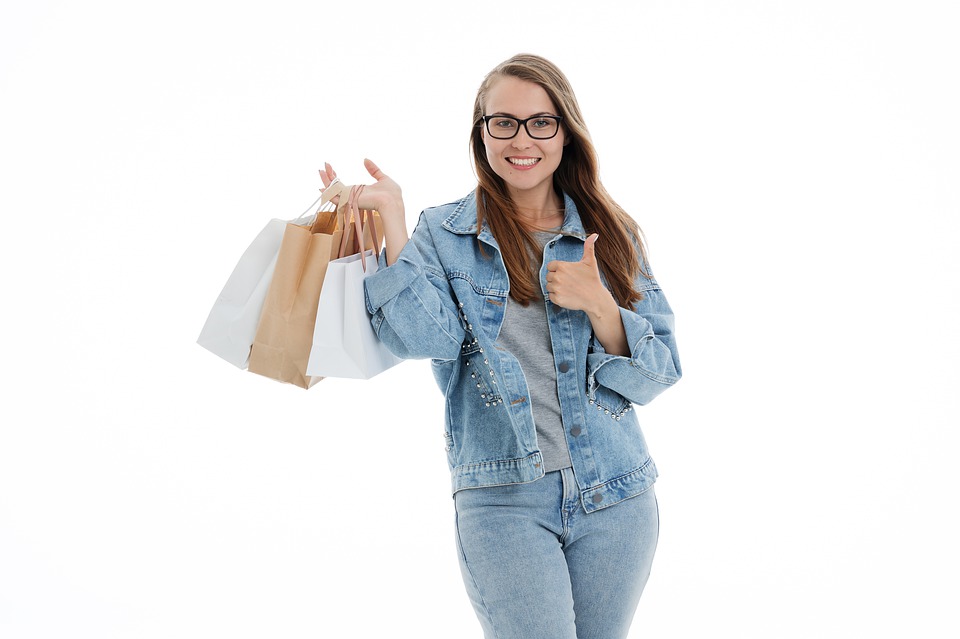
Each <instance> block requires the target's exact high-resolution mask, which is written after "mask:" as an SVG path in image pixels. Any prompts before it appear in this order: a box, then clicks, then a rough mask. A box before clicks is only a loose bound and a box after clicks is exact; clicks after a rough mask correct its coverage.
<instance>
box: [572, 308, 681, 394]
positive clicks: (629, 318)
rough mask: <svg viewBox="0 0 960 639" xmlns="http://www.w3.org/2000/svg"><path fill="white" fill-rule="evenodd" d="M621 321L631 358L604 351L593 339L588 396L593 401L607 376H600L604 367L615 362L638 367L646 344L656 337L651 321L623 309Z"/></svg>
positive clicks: (597, 341)
mask: <svg viewBox="0 0 960 639" xmlns="http://www.w3.org/2000/svg"><path fill="white" fill-rule="evenodd" d="M620 321H622V322H623V328H624V331H625V332H626V336H627V344H628V345H629V346H630V356H629V357H626V356H623V355H612V354H610V353H607V352H606V351H605V350H603V345H602V344H601V343H600V340H598V339H597V338H596V337H593V339H592V342H591V345H592V347H593V348H592V350H593V352H592V353H590V354H589V355H588V356H587V395H588V397H590V398H591V399H592V398H593V394H594V393H595V392H596V390H597V386H599V385H600V383H601V381H602V378H603V377H605V376H606V371H604V372H603V374H600V370H601V369H602V368H603V367H604V366H606V365H607V364H611V363H613V362H620V364H621V366H624V365H625V366H637V365H638V364H639V358H640V352H641V351H642V350H643V345H644V343H645V342H647V341H648V340H651V339H654V338H655V337H656V336H655V335H654V332H653V325H652V324H651V323H650V322H649V321H647V320H646V319H645V318H643V317H642V316H640V315H638V314H636V313H634V312H632V311H628V310H627V309H625V308H623V307H621V308H620ZM621 366H616V365H615V366H613V368H614V369H619V368H621ZM625 371H629V369H625ZM611 372H613V371H611ZM598 374H599V375H600V378H601V380H599V381H598V380H597V375H598ZM664 381H665V380H664ZM605 385H606V384H605Z"/></svg>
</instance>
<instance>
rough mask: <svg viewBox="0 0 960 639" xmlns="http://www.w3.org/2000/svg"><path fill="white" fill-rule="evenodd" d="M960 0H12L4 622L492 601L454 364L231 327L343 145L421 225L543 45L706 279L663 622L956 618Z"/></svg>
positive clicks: (14, 626)
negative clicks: (454, 469)
mask: <svg viewBox="0 0 960 639" xmlns="http://www.w3.org/2000/svg"><path fill="white" fill-rule="evenodd" d="M955 6H956V5H955V3H952V2H949V1H942V2H932V1H922V0H918V1H915V2H910V3H907V2H883V1H880V2H877V1H873V2H866V1H859V2H858V1H853V0H840V1H836V0H835V1H831V2H826V1H813V0H807V1H805V2H785V1H771V2H749V1H746V0H736V1H729V2H709V1H701V2H694V1H688V0H676V1H673V2H630V3H627V2H622V3H619V2H604V3H599V2H598V3H593V6H592V7H590V6H589V3H584V2H566V1H557V0H552V1H551V2H547V3H541V4H540V5H537V4H535V3H519V4H517V3H506V4H497V3H492V2H485V3H478V4H472V3H471V4H470V5H466V6H465V7H464V8H460V5H458V4H456V3H453V2H412V3H402V2H378V1H373V0H371V1H368V2H358V3H340V4H334V3H329V2H322V1H321V2H278V3H272V4H270V5H267V4H263V5H259V4H256V3H247V2H242V1H240V2H215V1H206V0H191V1H189V2H186V1H182V0H172V1H167V2H163V3H145V2H120V1H114V2H110V1H106V0H91V1H88V2H84V3H73V2H53V1H35V2H31V3H27V2H16V3H15V2H13V0H9V1H6V0H5V1H4V2H3V4H2V10H0V148H2V151H0V184H2V186H0V207H2V212H3V217H4V228H3V233H2V235H0V242H2V245H0V266H2V269H3V270H2V272H3V282H4V284H5V290H4V293H5V295H4V298H5V301H4V303H3V308H4V311H3V313H2V320H0V322H2V334H3V337H4V340H3V343H4V346H5V348H4V353H3V363H4V366H3V367H2V371H0V382H2V386H0V388H2V394H3V395H2V396H3V400H2V407H3V408H2V411H3V413H2V425H0V637H3V638H5V639H7V638H9V639H33V638H44V639H46V638H51V639H52V638H63V637H69V638H71V639H73V638H88V637H89V638H95V639H107V638H114V637H115V638H123V639H126V638H138V639H139V638H168V637H179V638H184V639H191V638H195V637H196V638H200V637H203V638H210V637H230V638H231V639H241V638H247V637H251V638H252V637H258V638H259V637H284V638H286V639H295V638H300V637H304V638H305V637H385V636H401V637H449V636H457V637H465V638H479V637H480V636H481V633H480V630H479V625H478V624H477V623H476V620H475V618H474V615H473V611H472V609H471V608H470V607H469V604H468V602H467V598H466V596H465V594H464V593H463V587H462V584H461V581H460V576H459V572H458V569H457V566H456V559H455V552H454V542H453V531H452V503H451V500H450V499H449V495H448V475H447V469H446V464H445V459H444V454H443V438H442V432H443V429H442V406H441V395H440V393H439V392H438V391H437V389H436V387H435V385H434V383H433V380H432V376H431V375H430V370H429V365H428V364H427V363H426V362H422V361H416V362H406V363H404V364H403V365H401V366H400V367H398V368H396V369H393V370H392V371H389V372H388V373H386V374H384V375H382V376H380V377H378V378H376V379H374V380H372V381H370V382H355V381H340V380H326V381H324V382H322V383H321V384H320V385H318V386H316V387H314V388H313V389H311V390H310V391H303V390H300V389H298V388H294V387H292V386H285V385H281V384H278V383H276V382H272V381H270V380H267V379H264V378H260V377H257V376H255V375H252V374H249V373H245V372H241V371H238V370H236V369H234V368H232V367H230V366H229V365H228V364H225V363H224V362H222V361H220V360H219V359H217V358H216V357H214V356H213V355H211V354H209V353H208V352H206V351H205V350H203V349H201V348H200V347H199V346H197V345H196V344H195V343H194V340H195V339H196V336H197V334H198V333H199V330H200V327H201V326H202V324H203V321H204V320H205V318H206V314H207V312H208V310H209V307H210V304H211V303H212V302H213V300H214V298H215V297H216V295H217V293H218V292H219V290H220V287H221V286H222V284H223V282H224V281H225V279H226V277H227V276H228V275H229V273H230V271H231V270H232V268H233V266H234V263H235V262H236V259H237V258H238V257H239V255H240V253H241V252H242V251H243V249H244V248H245V247H246V245H247V243H248V242H249V241H250V240H251V239H252V238H253V236H254V235H255V234H256V233H257V232H258V231H259V230H260V228H261V227H262V226H263V225H264V223H265V222H266V221H267V220H268V219H269V218H271V217H274V216H278V217H294V216H296V215H298V214H299V213H300V212H301V211H302V210H303V209H304V208H305V207H306V206H307V205H308V204H309V203H310V202H311V201H312V200H313V199H314V197H315V194H316V192H317V189H318V188H319V186H320V181H319V178H318V176H317V173H316V171H317V169H318V168H320V166H322V163H323V162H324V161H330V162H332V163H334V165H335V167H336V168H337V169H338V170H339V172H340V174H341V175H342V176H343V177H344V179H345V181H347V182H359V181H363V180H365V179H366V176H365V174H364V172H363V168H362V165H361V159H362V158H363V157H364V156H369V157H371V158H373V159H374V160H376V161H377V162H378V163H379V164H380V165H381V167H382V168H383V169H384V170H385V171H386V172H387V173H388V174H390V175H391V176H393V177H394V178H395V179H396V180H397V181H398V182H399V183H400V184H401V185H402V186H403V187H404V193H405V196H406V202H407V209H408V226H409V227H410V228H411V229H412V228H413V225H414V224H415V222H416V219H417V213H418V211H419V210H420V209H422V208H424V207H426V206H430V205H434V204H439V203H443V202H448V201H450V200H453V199H455V198H457V197H459V196H461V195H463V194H465V193H466V192H467V191H468V190H469V189H470V188H472V186H473V184H474V178H473V175H472V172H471V168H470V164H469V158H468V152H467V137H468V133H469V130H468V126H469V118H470V108H471V105H472V101H473V97H474V94H475V91H476V88H477V86H478V85H479V83H480V81H481V79H482V77H483V75H484V73H486V72H487V71H488V70H489V69H490V68H491V67H493V66H494V65H495V64H496V63H498V62H500V61H501V60H503V59H505V58H506V57H508V56H510V55H512V54H514V53H517V52H521V51H530V52H535V53H539V54H542V55H545V56H547V57H548V58H551V59H552V60H554V61H555V62H556V63H558V64H559V65H560V67H561V68H563V69H564V70H565V72H566V73H567V75H568V76H569V78H570V79H571V81H572V82H573V84H574V87H575V89H576V90H577V93H578V96H579V98H580V101H581V105H582V107H583V110H584V112H585V115H586V117H587V121H588V124H589V125H590V127H591V131H592V133H593V136H594V139H595V142H596V145H597V147H598V149H599V152H600V158H601V170H602V175H603V179H604V182H605V184H606V185H607V187H608V189H609V190H610V191H611V192H612V193H613V194H614V197H615V198H617V199H618V200H619V201H620V203H621V204H623V205H624V206H625V207H626V208H627V209H628V210H629V211H631V213H632V214H633V215H635V217H636V218H637V219H638V220H639V222H640V223H641V225H642V226H643V228H644V230H645V231H646V233H647V235H648V239H649V244H650V249H651V257H652V260H653V264H654V267H655V269H656V272H657V275H658V279H659V281H660V283H661V284H662V285H663V286H664V288H665V290H666V292H667V294H668V296H669V298H670V300H671V303H672V304H673V306H674V310H675V311H676V314H677V318H678V336H679V343H680V347H681V356H682V359H683V365H684V371H685V378H684V379H683V380H682V381H681V382H680V384H679V385H678V386H677V387H676V388H675V389H672V390H671V391H669V392H668V393H666V394H665V395H664V396H663V397H661V398H659V399H658V400H657V401H656V402H654V403H653V404H652V405H650V406H649V407H645V408H643V409H641V410H640V416H641V420H642V423H643V424H644V429H645V432H646V434H647V437H648V440H649V443H650V445H651V447H652V449H653V452H654V455H655V457H656V460H657V464H658V466H659V468H660V470H661V480H660V482H659V483H658V484H657V491H658V496H659V499H660V506H661V514H662V520H663V521H662V531H661V543H660V549H659V553H658V557H657V560H656V562H655V564H654V573H653V575H652V577H651V579H650V582H649V584H648V588H647V592H646V593H645V595H644V598H643V601H642V602H641V605H640V609H639V611H638V615H637V621H636V623H635V624H634V629H633V632H632V634H631V637H636V638H639V637H694V636H708V635H709V636H719V637H738V638H746V637H750V638H752V637H757V638H761V637H762V638H769V637H777V638H791V637H817V638H820V637H857V636H871V637H894V636H914V637H955V636H957V634H958V633H960V626H958V622H957V618H956V615H955V613H953V612H951V609H952V608H953V607H955V605H956V601H957V599H958V595H960V592H958V587H957V580H956V574H957V571H958V570H960V557H958V551H957V544H956V539H957V538H958V537H960V526H958V524H957V489H958V488H960V482H958V480H957V476H956V470H955V468H956V467H955V462H954V460H955V457H956V454H955V450H956V448H957V446H958V444H960V437H958V435H957V426H958V424H960V419H958V418H960V411H958V401H957V395H958V393H957V388H958V382H960V375H958V365H957V360H958V357H960V348H958V342H960V340H958V338H957V325H958V322H960V308H958V301H960V298H958V284H957V279H958V275H960V268H958V266H960V260H958V256H957V254H958V251H957V249H956V241H957V237H958V223H957V217H958V213H960V188H958V177H960V152H958V149H960V126H958V122H960V119H958V118H957V115H956V114H957V113H960V88H958V87H960V83H958V81H957V80H958V77H960V74H958V60H960V44H958V42H960V41H958V39H957V37H956V34H957V32H958V29H960V19H958V15H960V11H958V9H956V8H955ZM423 122H430V123H431V127H430V132H429V133H428V134H423V133H414V132H413V130H412V129H410V130H408V129H407V128H406V125H407V124H408V123H416V125H417V129H418V130H419V129H420V128H422V123H423Z"/></svg>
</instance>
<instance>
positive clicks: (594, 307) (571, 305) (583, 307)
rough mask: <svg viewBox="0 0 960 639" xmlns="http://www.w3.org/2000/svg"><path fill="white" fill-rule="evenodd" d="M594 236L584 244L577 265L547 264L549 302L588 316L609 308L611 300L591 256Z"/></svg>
mask: <svg viewBox="0 0 960 639" xmlns="http://www.w3.org/2000/svg"><path fill="white" fill-rule="evenodd" d="M597 237H599V236H598V235H597V234H596V233H594V234H593V235H591V236H590V237H588V238H587V240H586V241H585V242H584V243H583V258H581V259H580V261H579V262H560V261H558V260H554V261H552V262H550V263H548V264H547V293H549V294H550V301H551V302H553V303H554V304H556V305H558V306H562V307H563V308H567V309H570V310H573V311H586V312H587V313H591V314H593V313H599V312H600V310H601V309H602V308H604V307H606V306H609V304H610V302H611V301H612V300H613V297H612V296H611V295H610V292H609V291H608V290H607V289H606V288H605V287H604V286H603V282H602V281H601V280H600V269H599V267H598V266H597V257H596V254H595V253H594V244H596V243H597Z"/></svg>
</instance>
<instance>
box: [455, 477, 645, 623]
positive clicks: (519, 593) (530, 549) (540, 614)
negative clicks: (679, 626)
mask: <svg viewBox="0 0 960 639" xmlns="http://www.w3.org/2000/svg"><path fill="white" fill-rule="evenodd" d="M455 503H456V511H457V549H458V551H459V555H460V569H461V572H462V574H463V580H464V584H465V585H466V587H467V594H468V595H469V597H470V601H471V603H472V604H473V607H474V610H475V611H476V613H477V617H478V618H479V619H480V625H481V626H483V631H484V636H485V637H487V639H541V638H542V639H617V638H620V637H626V636H627V632H628V631H629V628H630V622H631V621H632V619H633V615H634V612H635V611H636V608H637V603H638V601H639V599H640V593H641V592H642V591H643V587H644V585H645V584H646V582H647V577H648V576H649V574H650V566H651V564H652V562H653V555H654V552H655V550H656V546H657V537H658V534H659V527H660V522H659V514H658V511H657V501H656V497H655V496H654V491H653V488H651V489H650V490H647V491H646V492H644V493H641V494H640V495H637V496H636V497H634V498H632V499H628V500H626V501H624V502H622V503H621V504H619V505H617V507H616V508H607V509H604V510H601V511H599V512H594V513H590V514H587V513H586V512H585V511H584V510H583V507H582V506H581V504H580V495H579V490H578V488H577V486H576V483H575V481H574V477H573V473H572V472H571V470H570V469H569V468H566V469H563V470H560V471H556V472H552V473H547V475H546V476H545V477H544V478H542V479H540V480H537V481H535V482H532V483H528V484H519V485H512V486H496V487H492V488H481V489H477V490H464V491H461V492H459V493H457V494H456V495H455Z"/></svg>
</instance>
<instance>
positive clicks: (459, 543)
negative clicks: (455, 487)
mask: <svg viewBox="0 0 960 639" xmlns="http://www.w3.org/2000/svg"><path fill="white" fill-rule="evenodd" d="M453 512H454V515H455V516H456V522H455V524H456V529H457V551H458V552H459V553H460V558H461V559H462V560H463V567H464V568H466V569H467V574H468V575H470V581H471V582H473V589H474V591H475V592H476V593H477V599H479V600H480V605H481V606H483V611H484V612H485V613H486V615H487V619H489V620H490V629H491V630H493V634H494V636H493V637H492V638H488V639H497V638H498V637H499V636H500V633H499V632H497V629H496V628H494V627H493V615H492V614H490V607H489V606H487V602H486V600H485V599H484V598H483V593H482V592H480V584H478V583H477V579H476V578H475V577H474V576H473V570H472V569H471V568H470V564H469V563H467V554H466V553H465V552H464V551H463V539H461V537H460V509H458V508H457V504H456V501H454V504H453Z"/></svg>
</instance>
